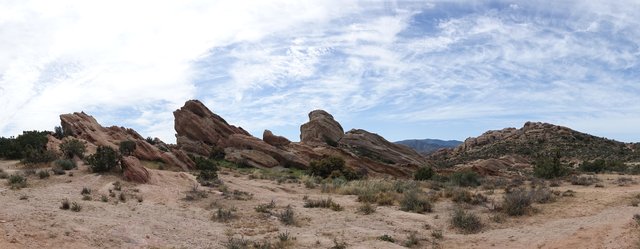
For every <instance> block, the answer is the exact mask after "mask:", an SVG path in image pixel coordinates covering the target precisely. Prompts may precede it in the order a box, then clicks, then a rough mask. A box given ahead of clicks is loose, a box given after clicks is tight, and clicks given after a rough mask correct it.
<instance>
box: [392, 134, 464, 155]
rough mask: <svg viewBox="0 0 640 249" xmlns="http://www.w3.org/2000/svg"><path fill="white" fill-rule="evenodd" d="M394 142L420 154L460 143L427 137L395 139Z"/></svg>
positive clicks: (452, 146) (453, 146) (426, 153)
mask: <svg viewBox="0 0 640 249" xmlns="http://www.w3.org/2000/svg"><path fill="white" fill-rule="evenodd" d="M395 143H396V144H402V145H405V146H408V147H410V148H412V149H414V150H415V151H417V152H418V153H420V154H423V155H428V154H431V153H433V152H435V151H437V150H439V149H443V148H455V147H457V146H458V145H460V144H462V141H458V140H440V139H430V138H427V139H407V140H402V141H397V142H395Z"/></svg>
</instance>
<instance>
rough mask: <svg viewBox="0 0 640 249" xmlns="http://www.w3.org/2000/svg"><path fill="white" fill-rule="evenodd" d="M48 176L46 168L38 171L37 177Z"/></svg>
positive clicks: (43, 177)
mask: <svg viewBox="0 0 640 249" xmlns="http://www.w3.org/2000/svg"><path fill="white" fill-rule="evenodd" d="M49 176H50V174H49V171H47V170H40V171H38V177H39V178H40V179H45V178H49Z"/></svg>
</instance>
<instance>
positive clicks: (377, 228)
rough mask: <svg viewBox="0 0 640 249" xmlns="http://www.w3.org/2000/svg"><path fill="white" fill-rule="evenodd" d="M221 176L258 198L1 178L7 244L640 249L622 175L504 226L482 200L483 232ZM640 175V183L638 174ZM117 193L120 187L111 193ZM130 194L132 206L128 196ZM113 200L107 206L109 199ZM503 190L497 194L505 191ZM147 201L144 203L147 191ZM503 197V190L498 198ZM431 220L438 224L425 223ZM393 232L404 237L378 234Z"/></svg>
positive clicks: (181, 179) (61, 178)
mask: <svg viewBox="0 0 640 249" xmlns="http://www.w3.org/2000/svg"><path fill="white" fill-rule="evenodd" d="M0 168H2V169H4V170H5V172H10V173H13V172H14V171H16V170H19V166H18V165H17V162H15V161H0ZM224 171H225V172H221V174H220V178H221V179H222V180H223V181H224V182H225V185H226V186H227V187H228V188H229V190H231V191H233V190H238V191H242V192H246V193H250V194H252V198H251V199H250V200H235V199H234V198H229V197H226V198H225V196H223V195H222V193H221V192H219V191H217V190H215V189H208V188H204V187H200V189H201V190H205V191H206V192H207V196H206V197H205V198H203V199H200V200H193V201H188V200H185V196H186V192H187V191H189V190H190V189H192V187H193V185H194V183H195V177H193V176H192V175H191V174H189V173H184V172H170V171H160V170H150V172H151V174H152V179H153V181H152V182H151V183H150V184H143V185H135V184H131V183H126V182H123V187H122V191H116V190H114V186H113V183H114V182H116V181H118V180H119V179H120V178H119V177H118V176H116V175H109V174H106V175H96V174H90V173H87V171H86V169H84V168H81V169H77V170H72V171H71V172H73V174H74V175H73V176H69V175H51V177H49V178H47V179H43V180H41V179H38V178H37V177H35V176H29V177H28V183H29V186H28V187H27V188H24V189H20V190H11V189H9V188H8V186H7V184H6V180H0V248H172V247H176V248H181V247H184V248H224V246H223V243H224V242H225V241H226V240H227V238H228V236H229V235H233V236H235V237H237V238H239V237H244V238H246V239H250V240H252V241H263V240H269V241H272V242H273V241H276V240H277V235H278V234H279V233H283V232H289V233H290V234H291V235H292V236H294V237H296V240H295V241H294V244H293V246H292V247H291V248H328V247H330V246H332V245H333V243H334V239H336V240H338V241H344V242H346V243H347V244H348V245H349V247H348V248H403V246H401V245H402V244H403V242H404V241H405V240H406V238H407V236H408V235H409V234H411V233H412V232H416V235H417V236H418V238H419V239H420V244H419V245H418V246H417V247H416V248H432V244H431V242H430V241H431V240H432V236H431V233H432V232H433V231H434V230H435V229H441V230H442V231H443V235H444V238H443V239H441V240H438V242H437V244H438V246H439V247H440V248H638V242H639V239H638V235H639V234H640V229H639V228H638V227H637V225H636V223H635V221H634V220H633V215H634V214H636V213H640V207H633V206H631V205H630V201H631V198H632V196H634V195H636V194H638V193H640V185H638V184H632V185H627V186H617V185H616V184H615V183H614V181H615V179H617V178H618V176H615V175H605V176H599V177H600V178H602V179H604V184H605V188H595V187H593V186H572V185H569V184H568V183H565V184H564V185H563V186H561V187H557V188H555V189H557V190H559V191H564V190H567V189H572V190H574V191H575V192H576V194H575V197H563V198H560V199H559V200H558V201H557V202H554V203H551V204H544V205H536V208H537V209H538V210H539V211H538V212H537V213H535V214H532V215H529V216H524V217H517V218H508V219H507V220H506V222H504V223H501V224H498V223H494V222H492V221H491V220H490V219H489V217H490V216H491V215H492V214H491V213H490V212H489V211H487V210H486V208H483V207H479V206H474V207H472V208H471V209H470V210H471V211H472V212H475V213H478V214H479V215H480V216H481V218H482V220H483V222H484V223H485V224H487V227H486V228H485V229H484V230H483V231H482V232H481V233H478V234H470V235H465V234H460V233H459V232H457V231H456V230H454V229H453V228H451V227H450V225H449V215H450V211H451V210H452V206H453V204H452V203H451V201H449V200H447V199H441V200H440V201H438V202H437V203H436V204H435V206H434V212H433V213H428V214H415V213H407V212H403V211H400V210H399V209H398V207H397V206H390V207H378V208H377V210H376V212H375V213H373V214H371V215H362V214H359V213H357V208H358V206H359V205H360V203H358V202H356V197H355V196H348V195H337V194H325V193H321V192H320V190H319V189H318V188H316V189H307V188H305V187H304V185H303V184H302V183H282V184H278V183H277V182H275V181H271V180H262V179H250V178H249V177H248V176H247V175H242V174H238V173H235V172H229V170H226V169H225V170H224ZM636 181H638V179H636ZM83 187H88V188H91V189H92V193H91V197H92V200H82V195H81V194H80V191H81V190H82V188H83ZM110 191H111V192H114V196H113V197H111V196H109V195H110ZM121 192H122V193H125V196H127V201H126V202H124V203H123V202H121V201H118V195H119V194H120V193H121ZM103 195H105V196H107V198H108V202H102V201H101V199H102V196H103ZM496 195H497V194H496ZM138 196H141V197H142V199H143V200H142V202H138V201H137V197H138ZM305 196H306V198H312V199H318V198H326V197H331V198H332V199H333V200H334V201H335V202H337V203H339V204H340V205H342V206H343V207H344V210H343V211H339V212H336V211H332V210H329V209H309V208H304V207H303V204H304V200H303V198H305ZM65 198H67V199H69V200H70V201H72V202H77V203H79V204H80V205H81V206H82V210H81V211H80V212H72V211H70V210H61V209H60V203H61V200H62V199H65ZM492 198H497V196H492ZM271 200H274V202H275V203H276V208H275V209H274V213H277V212H280V211H282V210H283V209H284V208H285V207H286V206H287V205H291V207H292V208H293V210H294V211H295V214H296V217H297V220H298V224H297V225H296V226H284V225H282V224H281V223H280V222H279V221H278V220H277V218H276V217H275V216H274V215H267V216H265V215H263V214H260V213H258V212H256V211H255V210H254V208H255V207H256V206H257V205H259V204H263V203H268V202H270V201H271ZM218 208H224V209H235V210H236V213H237V215H238V218H237V219H235V220H232V221H231V222H229V223H222V222H216V221H213V220H211V217H212V216H213V215H214V213H215V212H216V210H217V209H218ZM427 224H428V225H429V227H430V229H427V228H425V225H427ZM383 234H387V235H390V236H392V237H393V238H394V239H396V243H390V242H385V241H381V240H378V239H377V238H378V237H380V236H381V235H383Z"/></svg>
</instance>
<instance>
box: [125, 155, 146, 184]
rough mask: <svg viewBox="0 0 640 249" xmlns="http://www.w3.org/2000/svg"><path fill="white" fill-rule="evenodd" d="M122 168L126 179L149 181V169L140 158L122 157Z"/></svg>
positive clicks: (138, 181)
mask: <svg viewBox="0 0 640 249" xmlns="http://www.w3.org/2000/svg"><path fill="white" fill-rule="evenodd" d="M122 169H123V175H124V179H125V180H127V181H132V182H137V183H147V182H149V177H150V175H149V171H147V169H146V168H145V167H144V166H142V164H140V160H138V158H136V157H133V156H126V157H124V158H122Z"/></svg>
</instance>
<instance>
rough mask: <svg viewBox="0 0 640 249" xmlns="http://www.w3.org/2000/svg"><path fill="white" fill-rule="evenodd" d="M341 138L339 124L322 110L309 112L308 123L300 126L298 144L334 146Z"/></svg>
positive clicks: (341, 130)
mask: <svg viewBox="0 0 640 249" xmlns="http://www.w3.org/2000/svg"><path fill="white" fill-rule="evenodd" d="M343 136H344V130H343V129H342V126H341V125H340V123H338V122H337V121H336V120H334V119H333V116H332V115H331V114H329V113H328V112H326V111H324V110H315V111H312V112H310V113H309V122H307V123H305V124H303V125H302V126H300V142H301V143H304V144H309V145H312V146H322V145H330V146H335V145H337V144H338V141H340V139H341V138H342V137H343Z"/></svg>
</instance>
